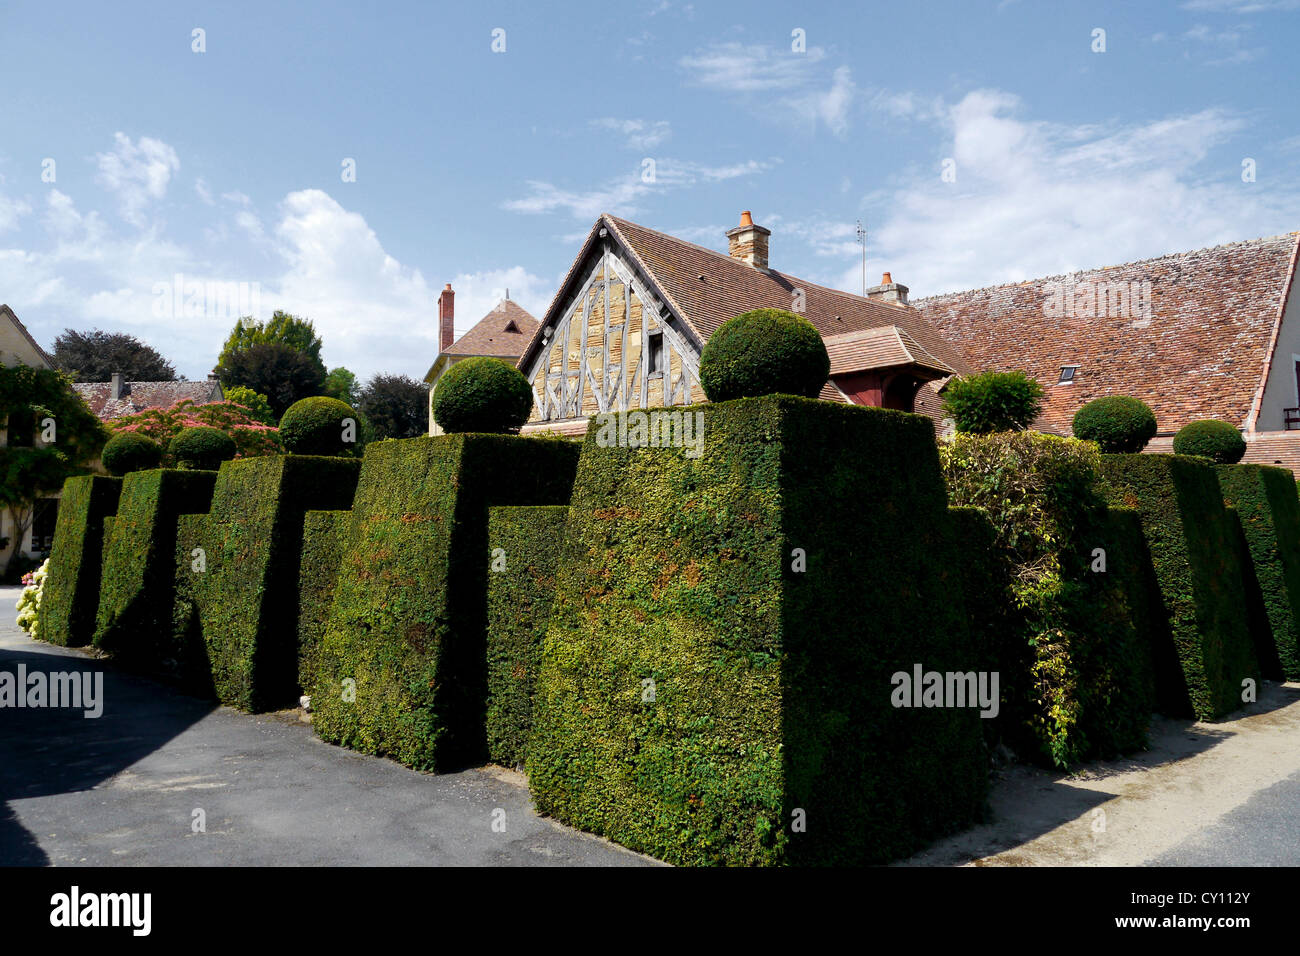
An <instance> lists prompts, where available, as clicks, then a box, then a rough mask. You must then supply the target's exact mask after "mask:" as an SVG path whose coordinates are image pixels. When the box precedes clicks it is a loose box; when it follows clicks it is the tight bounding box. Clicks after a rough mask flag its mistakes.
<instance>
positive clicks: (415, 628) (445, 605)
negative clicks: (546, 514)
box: [311, 433, 579, 772]
mask: <svg viewBox="0 0 1300 956" xmlns="http://www.w3.org/2000/svg"><path fill="white" fill-rule="evenodd" d="M578 452H579V448H578V446H577V445H576V444H575V443H572V442H567V441H555V440H550V439H541V438H524V437H519V436H507V435H484V434H472V433H471V434H456V435H439V436H437V437H427V436H426V437H421V438H406V439H400V440H396V441H384V442H378V443H376V444H373V445H370V446H368V447H367V448H366V451H365V456H364V458H363V459H362V468H361V481H360V483H359V484H358V487H357V495H356V501H355V503H354V504H353V507H352V521H351V523H350V524H349V528H348V532H347V535H348V539H347V543H346V545H345V548H344V556H343V560H342V561H341V562H340V565H339V574H338V583H337V585H336V587H335V591H334V603H333V605H332V607H331V610H330V615H329V622H328V624H327V625H326V627H325V632H324V636H323V638H322V641H321V648H320V655H319V657H318V661H319V666H318V669H317V674H316V681H315V685H314V687H313V689H312V691H311V700H312V711H313V713H314V717H313V726H314V727H315V729H316V732H317V734H318V735H319V736H320V737H321V738H322V739H323V740H327V741H330V742H332V743H338V744H342V745H344V746H347V747H351V748H353V749H355V750H360V751H364V752H366V753H375V754H386V755H388V756H391V757H393V758H394V759H396V760H399V761H401V762H402V763H405V764H407V765H408V766H412V767H415V768H417V769H421V770H434V771H439V772H441V771H444V770H448V769H452V768H458V767H463V766H465V765H467V764H471V763H475V762H481V761H482V760H483V759H484V758H485V757H486V756H487V746H486V738H485V730H484V727H485V709H486V696H487V667H486V651H485V647H486V633H485V632H486V628H487V587H488V580H487V575H488V573H489V572H488V562H487V560H485V556H486V555H487V554H488V509H489V508H490V507H492V506H494V505H546V504H550V505H560V504H567V503H568V500H569V495H570V493H571V491H572V485H573V474H574V469H575V467H576V465H577V456H578Z"/></svg>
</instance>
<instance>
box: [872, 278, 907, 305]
mask: <svg viewBox="0 0 1300 956" xmlns="http://www.w3.org/2000/svg"><path fill="white" fill-rule="evenodd" d="M907 292H908V289H907V286H905V285H903V284H902V283H901V282H895V281H894V277H893V276H892V275H890V274H889V273H888V272H886V273H885V274H884V275H882V276H881V277H880V285H876V286H872V287H871V288H870V289H868V290H867V298H868V299H879V300H880V301H882V302H891V303H893V304H894V305H907Z"/></svg>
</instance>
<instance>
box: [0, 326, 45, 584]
mask: <svg viewBox="0 0 1300 956" xmlns="http://www.w3.org/2000/svg"><path fill="white" fill-rule="evenodd" d="M0 365H3V366H5V367H6V368H14V367H15V366H18V365H26V366H28V367H30V368H54V361H53V360H52V359H51V358H50V355H49V353H48V352H46V351H45V349H43V348H41V347H40V345H39V344H38V343H37V341H36V339H34V338H32V334H31V333H30V332H28V331H27V326H25V325H23V323H22V321H21V320H20V319H19V318H18V316H17V314H15V312H14V310H13V309H11V308H9V306H7V305H0ZM15 443H17V442H15ZM8 444H9V428H8V422H7V421H0V447H2V446H6V445H8ZM54 497H57V496H42V498H41V499H40V500H38V501H37V502H36V504H35V508H34V510H33V514H32V516H31V519H30V520H28V521H25V522H21V523H20V522H17V521H15V516H14V515H13V514H11V513H10V510H9V509H8V508H3V509H0V567H3V566H4V565H5V564H6V563H7V562H8V561H9V558H10V555H11V554H12V553H13V551H14V549H15V548H17V549H19V550H20V551H22V553H23V554H43V553H44V551H45V550H46V547H47V546H48V541H49V538H50V537H51V536H52V535H53V534H54V514H55V511H56V509H57V507H58V505H57V504H56V503H55V502H54V501H53V498H54ZM24 524H25V527H24Z"/></svg>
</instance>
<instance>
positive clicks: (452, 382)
mask: <svg viewBox="0 0 1300 956" xmlns="http://www.w3.org/2000/svg"><path fill="white" fill-rule="evenodd" d="M532 409H533V388H532V386H531V385H529V384H528V379H526V378H524V376H523V373H522V372H520V371H519V370H518V369H517V368H515V367H514V366H513V365H509V364H507V363H505V362H503V361H501V360H500V359H494V358H485V357H482V356H476V357H474V358H467V359H461V360H460V361H459V362H456V363H455V364H454V365H452V366H451V368H449V369H447V371H446V372H444V373H443V376H442V378H440V379H439V380H438V386H437V388H435V389H434V392H433V420H434V421H436V422H437V423H438V427H440V428H441V429H442V430H443V431H444V432H446V433H447V434H449V435H450V434H453V433H456V432H481V433H485V434H502V433H507V432H517V431H519V428H520V426H522V425H523V423H524V422H526V421H528V415H529V413H530V412H531V411H532Z"/></svg>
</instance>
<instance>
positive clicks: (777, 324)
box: [700, 309, 831, 402]
mask: <svg viewBox="0 0 1300 956" xmlns="http://www.w3.org/2000/svg"><path fill="white" fill-rule="evenodd" d="M830 373H831V360H830V356H829V355H827V354H826V344H825V343H824V342H822V337H821V335H820V334H818V332H817V330H816V329H815V328H813V326H812V323H811V322H809V321H808V320H807V319H805V318H803V317H802V316H799V315H795V314H794V313H793V312H786V311H785V310H783V309H754V310H753V311H751V312H745V313H742V314H741V315H738V316H736V317H735V318H734V319H728V320H727V321H726V322H723V323H722V325H721V326H720V327H719V328H718V330H717V331H716V332H714V333H713V335H712V336H710V338H709V341H708V342H707V343H706V344H705V346H704V351H703V352H701V353H700V385H702V386H703V387H704V394H705V395H707V396H708V397H709V401H711V402H725V401H727V400H728V399H732V398H747V397H749V396H753V395H771V394H773V393H774V392H780V393H782V394H786V395H802V396H804V397H805V398H816V397H817V395H818V393H819V392H820V391H821V390H822V386H823V385H825V384H826V379H827V377H828V376H829V375H830Z"/></svg>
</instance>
